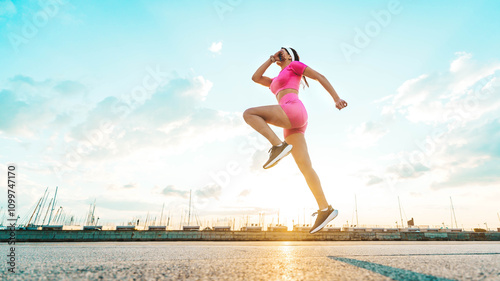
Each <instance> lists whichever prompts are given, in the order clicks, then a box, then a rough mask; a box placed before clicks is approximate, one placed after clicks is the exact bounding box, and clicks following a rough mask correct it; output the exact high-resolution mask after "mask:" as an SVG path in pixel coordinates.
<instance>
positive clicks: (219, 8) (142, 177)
mask: <svg viewBox="0 0 500 281" xmlns="http://www.w3.org/2000/svg"><path fill="white" fill-rule="evenodd" d="M499 9H500V4H499V3H495V2H492V1H474V2H470V1H458V2H457V1H440V2H439V3H415V2H411V1H363V3H362V4H360V3H354V2H348V3H345V2H341V1H310V2H304V1H275V2H269V1H243V0H242V1H128V2H127V3H126V4H124V3H123V1H106V2H105V3H102V2H99V1H85V2H82V1H67V0H66V1H63V0H52V1H6V0H1V1H0V58H1V59H2V65H3V66H4V67H2V68H0V109H1V111H0V147H1V148H2V149H1V150H0V168H1V169H2V170H3V171H6V165H7V163H11V162H13V163H16V164H17V165H18V166H19V171H20V180H19V181H20V183H19V186H18V192H19V202H20V209H19V213H20V214H21V215H26V214H29V213H30V212H31V210H32V209H33V208H34V205H35V204H36V202H37V201H38V199H39V198H40V197H41V196H42V194H43V192H44V190H45V188H46V187H47V186H49V187H50V190H51V194H53V192H54V188H55V186H59V191H58V201H57V202H56V204H57V205H59V206H63V207H64V209H65V210H67V212H68V214H72V215H74V216H75V217H76V218H78V219H79V220H80V219H81V218H82V217H83V216H84V215H85V212H86V211H87V210H88V205H89V204H90V203H92V202H93V201H94V199H96V203H97V208H96V212H97V214H98V216H99V217H100V221H101V222H102V223H122V222H126V221H129V220H132V219H133V218H141V219H142V220H144V219H145V218H146V216H148V212H149V218H151V217H154V216H157V217H158V216H159V213H160V211H161V207H162V205H163V204H165V208H166V210H168V211H169V212H170V213H171V215H172V217H173V219H174V223H176V224H180V223H181V222H180V220H181V217H183V216H185V214H186V211H187V204H188V193H189V190H192V191H193V200H194V204H193V205H194V208H195V213H196V214H197V215H198V217H199V218H200V220H202V221H203V222H209V223H214V224H216V223H220V224H224V223H225V222H227V221H228V220H231V219H234V220H235V221H236V224H241V223H243V222H244V221H245V220H246V216H249V217H250V219H249V220H250V221H251V222H254V223H256V222H258V214H259V213H260V214H264V215H265V217H266V224H267V223H271V222H274V223H275V222H277V214H278V211H279V213H280V222H281V223H283V222H286V224H288V225H290V226H291V225H292V221H293V223H297V221H299V222H300V223H304V217H305V222H306V223H309V222H310V219H309V215H304V213H307V214H310V213H312V212H313V211H314V210H315V209H316V205H315V201H314V199H313V197H312V195H311V194H310V192H309V189H308V187H307V185H306V184H305V181H304V179H303V178H302V176H301V175H300V173H299V171H298V169H297V167H296V166H295V164H294V162H293V159H292V158H290V159H286V160H283V161H282V162H280V165H278V166H276V167H275V168H273V169H271V170H263V169H262V168H261V166H262V163H264V162H265V160H266V157H267V155H266V152H267V150H268V148H269V145H268V144H267V143H266V142H265V140H264V139H263V137H261V136H259V135H257V134H256V133H255V132H253V131H252V130H251V128H250V127H249V126H248V125H246V124H245V123H244V121H243V119H242V112H243V111H244V110H245V109H246V108H249V107H254V106H261V105H268V104H276V100H275V99H274V96H273V95H272V94H271V92H270V91H269V89H266V88H265V87H262V86H260V85H257V84H255V83H253V82H252V81H251V79H250V77H251V76H252V74H253V73H254V71H255V70H256V69H257V68H258V67H259V66H260V65H261V64H262V62H264V61H265V60H266V59H267V58H268V57H269V55H270V54H272V53H274V52H276V51H277V50H278V49H279V48H280V47H281V46H285V45H289V46H292V47H294V48H295V49H296V50H297V51H298V53H299V55H300V57H301V61H303V62H304V63H305V64H307V65H308V66H309V67H311V68H313V69H315V70H317V71H319V72H320V73H322V74H324V75H325V76H326V77H327V79H329V81H330V82H331V83H332V85H333V86H334V87H335V89H336V90H337V92H338V93H339V95H340V96H341V97H342V98H343V99H345V100H346V101H347V102H348V103H349V106H348V108H346V109H345V110H342V111H341V112H339V111H338V110H336V109H335V106H334V103H333V101H332V99H331V97H330V96H329V95H328V93H327V92H326V91H325V90H324V89H323V88H322V87H321V85H320V84H319V83H317V82H315V81H310V86H311V87H310V88H308V89H305V90H301V93H300V98H301V99H302V100H303V102H304V104H305V105H306V108H307V110H308V113H309V118H310V119H309V126H308V130H307V132H306V138H307V141H308V146H309V151H310V154H311V158H312V161H313V165H314V167H315V169H316V170H317V172H318V174H319V176H320V178H321V181H322V184H323V188H324V190H325V194H326V195H327V198H328V200H329V202H330V203H331V204H332V205H333V206H334V207H336V208H338V209H339V210H340V214H339V217H338V218H337V219H336V220H335V224H336V225H337V226H341V225H343V224H346V223H349V224H351V223H352V222H353V209H354V195H356V197H357V201H358V213H359V218H360V219H359V224H366V225H394V224H395V222H396V221H400V218H399V209H398V203H397V202H398V201H397V197H398V196H399V197H400V199H401V203H402V205H403V208H404V212H405V216H407V218H408V219H410V218H411V217H414V218H415V222H416V224H417V225H433V226H435V225H442V224H443V223H444V224H445V225H447V226H449V225H450V224H451V222H450V203H449V201H450V200H449V198H450V197H452V198H453V202H454V205H455V211H456V215H457V219H458V224H459V226H463V227H477V226H478V225H479V226H481V227H484V223H487V224H488V226H490V227H493V226H495V225H498V224H499V221H498V219H497V215H496V214H497V212H500V209H498V204H497V203H496V202H498V200H499V199H500V190H499V189H498V186H499V183H500V177H499V176H498V167H499V166H500V165H499V162H500V161H499V156H500V147H499V146H498V143H500V139H499V138H500V136H499V134H498V131H499V128H500V123H499V122H500V119H499V117H500V116H499V112H500V111H499V107H500V100H499V99H498V93H499V85H500V84H499V75H500V72H499V69H500V57H499V55H498V51H497V50H498V49H500V39H499V38H500V37H499V36H498V26H500V19H498V17H497V16H496V14H497V12H498V11H499ZM346 50H350V51H353V50H355V51H353V52H352V53H349V52H348V51H346ZM279 70H280V69H279V67H277V66H275V65H273V66H271V67H270V68H269V69H268V70H267V72H266V75H267V76H270V77H274V76H275V75H276V74H277V73H278V72H279ZM275 129H276V132H277V134H278V135H279V136H282V132H281V129H279V128H275ZM5 174H6V172H4V173H2V175H1V177H5ZM1 200H2V201H0V203H1V205H0V206H3V207H5V201H4V200H5V199H1ZM217 219H218V221H217Z"/></svg>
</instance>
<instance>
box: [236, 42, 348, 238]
mask: <svg viewBox="0 0 500 281" xmlns="http://www.w3.org/2000/svg"><path fill="white" fill-rule="evenodd" d="M275 62H276V64H277V65H278V66H280V67H281V72H280V73H279V74H278V76H276V77H274V78H272V79H271V78H269V77H266V76H263V75H264V72H265V71H266V70H267V68H268V67H269V66H270V65H271V64H273V63H275ZM306 77H308V78H310V79H313V80H316V81H318V82H319V83H320V84H321V85H322V86H323V87H324V88H325V90H326V91H327V92H328V93H329V94H330V95H331V96H332V98H333V100H334V101H335V106H336V107H337V108H338V109H339V110H340V109H342V108H344V107H346V106H347V103H346V102H345V101H344V100H342V99H341V98H340V97H339V96H338V95H337V92H335V90H334V89H333V87H332V85H331V84H330V82H328V80H327V79H326V78H325V76H323V75H321V74H320V73H318V72H317V71H315V70H313V69H312V68H310V67H308V66H307V65H305V64H303V63H302V62H300V61H299V55H298V54H297V52H296V51H295V50H294V49H292V48H290V47H282V48H281V49H280V50H279V51H278V52H276V53H275V54H274V55H271V56H270V58H269V59H268V60H266V61H265V62H264V63H263V64H262V65H261V66H260V67H259V68H258V69H257V71H255V73H254V75H253V76H252V80H253V81H254V82H255V83H258V84H261V85H263V86H266V87H269V88H270V89H271V91H272V92H273V93H274V94H275V95H276V100H277V101H278V104H279V105H268V106H259V107H253V108H249V109H247V110H245V112H244V113H243V118H244V119H245V121H246V122H247V123H248V125H250V126H252V128H254V129H255V130H256V131H257V132H259V133H260V134H261V135H263V136H264V137H265V138H266V139H267V140H269V142H270V143H271V145H272V147H271V149H269V160H268V161H267V162H266V163H265V164H264V169H269V168H271V167H273V166H274V165H276V164H277V163H278V161H280V160H281V159H283V157H285V156H287V155H288V154H289V153H290V152H291V153H292V156H293V158H294V159H295V163H297V166H298V167H299V169H300V171H301V173H302V174H303V175H304V177H305V179H306V182H307V185H308V186H309V188H310V189H311V192H312V193H313V195H314V198H315V199H316V202H317V203H318V206H319V210H318V211H317V212H315V213H314V214H313V216H314V215H316V214H317V215H318V217H317V218H316V222H315V223H314V226H313V227H312V228H311V230H310V231H309V233H316V232H318V231H320V230H321V229H323V227H325V226H326V225H327V224H328V223H329V222H330V221H332V220H333V219H334V218H335V217H336V216H337V215H338V210H336V209H334V208H332V206H331V205H329V204H328V202H327V201H326V198H325V195H324V193H323V189H322V187H321V183H320V180H319V177H318V175H317V174H316V172H315V171H314V169H313V167H312V164H311V159H310V158H309V153H308V151H307V145H306V139H305V138H304V133H305V131H306V127H307V111H306V109H305V107H304V105H303V104H302V102H301V101H300V100H299V84H300V82H301V78H304V82H305V84H306V85H307V86H309V84H308V83H307V80H306ZM268 124H271V125H274V126H278V127H281V128H283V133H284V138H285V140H284V141H283V142H282V141H281V139H280V138H279V137H278V136H277V135H276V134H275V133H274V131H273V130H272V129H271V128H270V127H269V125H268Z"/></svg>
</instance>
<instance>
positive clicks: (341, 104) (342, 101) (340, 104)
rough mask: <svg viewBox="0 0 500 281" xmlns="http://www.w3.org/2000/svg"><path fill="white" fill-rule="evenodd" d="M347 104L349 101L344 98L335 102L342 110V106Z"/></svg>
mask: <svg viewBox="0 0 500 281" xmlns="http://www.w3.org/2000/svg"><path fill="white" fill-rule="evenodd" d="M346 106H347V102H345V100H343V99H339V100H338V101H336V102H335V107H336V108H338V109H339V110H341V109H342V108H344V107H346Z"/></svg>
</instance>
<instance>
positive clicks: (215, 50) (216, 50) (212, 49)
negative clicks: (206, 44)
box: [208, 41, 222, 54]
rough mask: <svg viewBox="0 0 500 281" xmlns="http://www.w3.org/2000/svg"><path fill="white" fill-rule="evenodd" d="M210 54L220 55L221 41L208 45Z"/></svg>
mask: <svg viewBox="0 0 500 281" xmlns="http://www.w3.org/2000/svg"><path fill="white" fill-rule="evenodd" d="M208 49H209V50H210V52H212V53H216V54H220V52H221V50H222V41H220V42H217V43H216V42H213V43H212V45H210V48H208Z"/></svg>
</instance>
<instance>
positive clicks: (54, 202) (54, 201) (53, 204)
mask: <svg viewBox="0 0 500 281" xmlns="http://www.w3.org/2000/svg"><path fill="white" fill-rule="evenodd" d="M57 188H58V187H57V186H56V193H55V194H54V200H53V201H52V209H51V210H50V215H49V221H48V222H47V224H48V225H50V221H51V220H52V213H53V212H54V206H55V204H56V197H57Z"/></svg>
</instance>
